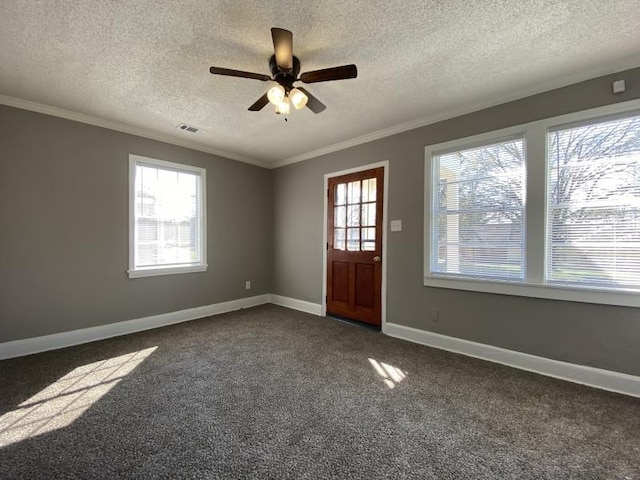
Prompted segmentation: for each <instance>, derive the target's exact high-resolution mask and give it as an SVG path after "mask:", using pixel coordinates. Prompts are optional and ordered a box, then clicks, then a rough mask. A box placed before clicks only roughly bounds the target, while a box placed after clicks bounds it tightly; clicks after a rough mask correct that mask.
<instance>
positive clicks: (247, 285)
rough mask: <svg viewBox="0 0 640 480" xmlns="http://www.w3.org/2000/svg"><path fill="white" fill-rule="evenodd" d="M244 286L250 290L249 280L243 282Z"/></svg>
mask: <svg viewBox="0 0 640 480" xmlns="http://www.w3.org/2000/svg"><path fill="white" fill-rule="evenodd" d="M244 288H245V290H251V280H247V281H246V282H244Z"/></svg>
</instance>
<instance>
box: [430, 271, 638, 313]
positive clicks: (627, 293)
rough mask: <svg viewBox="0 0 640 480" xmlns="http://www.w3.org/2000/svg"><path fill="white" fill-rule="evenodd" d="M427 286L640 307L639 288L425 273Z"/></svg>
mask: <svg viewBox="0 0 640 480" xmlns="http://www.w3.org/2000/svg"><path fill="white" fill-rule="evenodd" d="M424 285H425V286H426V287H438V288H450V289H455V290H467V291H471V292H485V293H497V294H499V295H516V296H520V297H531V298H545V299H549V300H564V301H568V302H583V303H597V304H604V305H617V306H622V307H640V291H638V290H608V289H603V288H589V287H583V288H578V287H572V286H562V285H540V284H533V283H512V282H504V281H491V280H475V279H457V278H456V279H453V278H443V277H435V276H425V277H424Z"/></svg>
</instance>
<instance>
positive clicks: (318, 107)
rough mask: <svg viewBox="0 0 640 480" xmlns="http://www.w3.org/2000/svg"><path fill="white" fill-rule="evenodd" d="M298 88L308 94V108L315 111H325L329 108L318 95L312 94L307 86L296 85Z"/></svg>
mask: <svg viewBox="0 0 640 480" xmlns="http://www.w3.org/2000/svg"><path fill="white" fill-rule="evenodd" d="M296 88H297V89H298V90H300V91H301V92H302V93H304V94H305V95H306V96H307V98H308V100H307V108H308V109H309V110H311V111H312V112H313V113H320V112H324V111H325V110H326V109H327V106H326V105H325V104H324V103H322V102H321V101H320V100H318V99H317V98H316V97H314V96H313V95H311V94H310V93H309V92H308V91H307V90H306V89H305V88H302V87H296Z"/></svg>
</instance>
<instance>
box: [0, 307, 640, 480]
mask: <svg viewBox="0 0 640 480" xmlns="http://www.w3.org/2000/svg"><path fill="white" fill-rule="evenodd" d="M0 392H1V395H0V478H2V479H40V478H41V479H57V478H65V479H76V478H77V479H116V478H136V479H145V478H167V479H179V478H260V479H266V478H273V479H285V478H292V479H293V478H295V479H298V478H355V479H375V478H437V479H453V478H492V479H493V478H530V479H544V478H562V479H567V478H576V479H578V478H579V479H593V478H607V479H609V478H618V479H640V399H637V398H631V397H625V396H622V395H616V394H611V393H607V392H602V391H599V390H595V389H590V388H587V387H582V386H579V385H574V384H571V383H565V382H562V381H559V380H554V379H551V378H547V377H543V376H539V375H535V374H532V373H527V372H523V371H519V370H515V369H511V368H508V367H504V366H501V365H496V364H492V363H488V362H483V361H480V360H476V359H472V358H468V357H464V356H459V355H455V354H451V353H447V352H443V351H440V350H435V349H430V348H427V347H423V346H419V345H414V344H411V343H407V342H403V341H401V340H396V339H393V338H390V337H386V336H384V335H382V334H380V333H377V332H375V331H371V330H367V329H363V328H359V327H357V326H354V325H349V324H346V323H343V322H339V321H336V320H331V319H327V318H321V317H315V316H311V315H307V314H304V313H300V312H295V311H292V310H288V309H285V308H281V307H277V306H273V305H265V306H261V307H256V308H252V309H247V310H242V311H239V312H233V313H230V314H225V315H220V316H217V317H213V318H209V319H203V320H197V321H193V322H188V323H183V324H180V325H175V326H171V327H166V328H162V329H157V330H153V331H149V332H142V333H138V334H134V335H128V336H126V337H118V338H114V339H110V340H105V341H101V342H96V343H92V344H87V345H81V346H78V347H72V348H68V349H64V350H58V351H54V352H48V353H43V354H38V355H32V356H29V357H23V358H19V359H13V360H5V361H2V362H0Z"/></svg>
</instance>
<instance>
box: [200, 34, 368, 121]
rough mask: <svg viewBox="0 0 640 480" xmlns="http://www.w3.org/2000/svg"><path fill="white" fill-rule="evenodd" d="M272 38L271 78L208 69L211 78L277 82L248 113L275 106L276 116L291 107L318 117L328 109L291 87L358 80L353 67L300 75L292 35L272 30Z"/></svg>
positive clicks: (305, 93)
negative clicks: (349, 79)
mask: <svg viewBox="0 0 640 480" xmlns="http://www.w3.org/2000/svg"><path fill="white" fill-rule="evenodd" d="M271 38H272V40H273V53H274V54H273V55H271V58H270V59H269V70H270V71H271V75H265V74H264V73H253V72H245V71H242V70H235V69H232V68H222V67H210V68H209V72H211V73H212V74H214V75H225V76H228V77H240V78H250V79H253V80H259V81H261V82H276V83H277V84H278V85H276V86H274V87H272V88H270V89H269V90H268V91H267V92H266V93H265V94H263V95H262V96H261V97H260V98H259V99H258V100H256V101H255V102H254V103H253V104H252V105H251V106H250V107H249V111H250V112H259V111H260V110H262V109H263V108H264V107H266V106H267V104H269V103H271V104H272V105H274V106H275V108H276V113H278V114H280V113H284V114H285V115H288V114H289V112H290V111H291V105H293V108H295V109H296V110H300V109H302V108H304V107H307V108H308V109H309V110H311V111H312V112H313V113H320V112H323V111H324V110H325V109H326V108H327V106H326V105H325V104H324V103H322V102H321V101H320V100H318V99H317V98H316V97H315V96H314V95H313V94H311V93H310V92H307V90H305V89H304V88H302V87H300V88H296V87H294V86H293V85H294V83H296V82H302V83H318V82H331V81H334V80H346V79H348V78H357V76H358V68H357V67H356V66H355V65H354V64H350V65H341V66H339V67H331V68H322V69H320V70H313V71H311V72H303V73H301V74H300V60H299V59H298V57H296V56H295V55H293V34H292V33H291V32H290V31H289V30H285V29H284V28H277V27H274V28H272V29H271ZM298 74H300V75H298ZM285 120H286V119H285Z"/></svg>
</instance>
